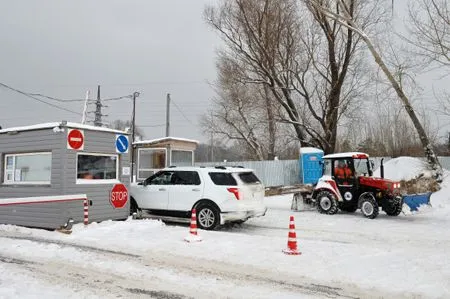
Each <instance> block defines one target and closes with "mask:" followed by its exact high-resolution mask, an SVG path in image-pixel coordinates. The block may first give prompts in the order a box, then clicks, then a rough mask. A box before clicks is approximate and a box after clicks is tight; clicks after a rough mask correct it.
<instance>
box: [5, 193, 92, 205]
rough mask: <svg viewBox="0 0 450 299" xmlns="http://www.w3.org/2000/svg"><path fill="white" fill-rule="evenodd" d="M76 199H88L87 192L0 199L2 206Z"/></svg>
mask: <svg viewBox="0 0 450 299" xmlns="http://www.w3.org/2000/svg"><path fill="white" fill-rule="evenodd" d="M76 200H87V196H86V194H74V195H57V196H35V197H21V198H6V199H0V206H12V205H27V204H35V203H52V202H67V201H76Z"/></svg>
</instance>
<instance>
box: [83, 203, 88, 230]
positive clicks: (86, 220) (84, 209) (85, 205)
mask: <svg viewBox="0 0 450 299" xmlns="http://www.w3.org/2000/svg"><path fill="white" fill-rule="evenodd" d="M83 215H84V220H83V223H84V225H88V224H89V201H88V199H87V198H85V199H84V202H83Z"/></svg>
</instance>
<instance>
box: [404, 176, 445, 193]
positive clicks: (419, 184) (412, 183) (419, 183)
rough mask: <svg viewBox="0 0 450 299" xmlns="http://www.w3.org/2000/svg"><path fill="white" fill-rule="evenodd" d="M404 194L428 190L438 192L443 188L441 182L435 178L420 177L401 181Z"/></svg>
mask: <svg viewBox="0 0 450 299" xmlns="http://www.w3.org/2000/svg"><path fill="white" fill-rule="evenodd" d="M400 184H401V186H402V187H401V193H402V194H417V193H426V192H436V191H439V189H441V187H440V185H439V183H438V182H437V181H436V179H434V178H428V177H420V178H415V179H412V180H409V181H400Z"/></svg>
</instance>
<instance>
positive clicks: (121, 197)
mask: <svg viewBox="0 0 450 299" xmlns="http://www.w3.org/2000/svg"><path fill="white" fill-rule="evenodd" d="M109 201H110V202H111V205H112V206H113V207H114V208H116V209H120V208H123V207H124V206H125V205H126V203H127V201H128V190H127V187H125V185H124V184H115V185H114V187H113V188H112V189H111V196H110V198H109Z"/></svg>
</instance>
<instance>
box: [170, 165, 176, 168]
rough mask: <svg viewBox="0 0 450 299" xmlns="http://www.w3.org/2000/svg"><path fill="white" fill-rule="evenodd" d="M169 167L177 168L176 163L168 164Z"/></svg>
mask: <svg viewBox="0 0 450 299" xmlns="http://www.w3.org/2000/svg"><path fill="white" fill-rule="evenodd" d="M169 168H177V166H176V165H170V166H169Z"/></svg>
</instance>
